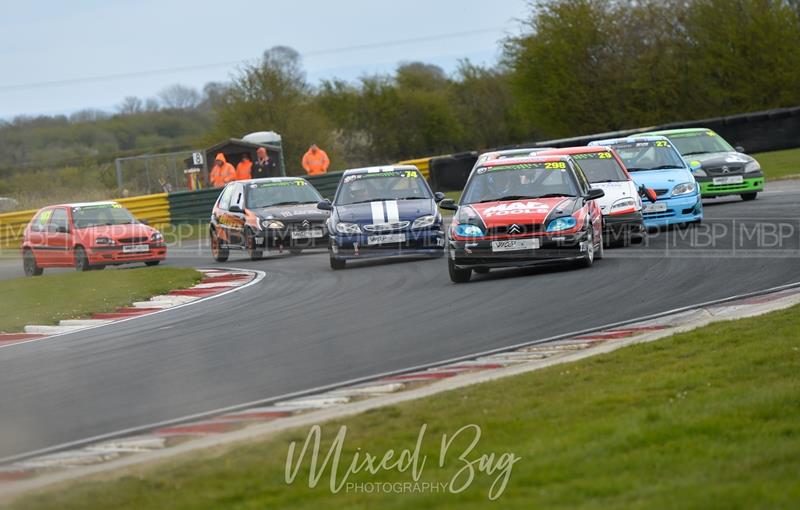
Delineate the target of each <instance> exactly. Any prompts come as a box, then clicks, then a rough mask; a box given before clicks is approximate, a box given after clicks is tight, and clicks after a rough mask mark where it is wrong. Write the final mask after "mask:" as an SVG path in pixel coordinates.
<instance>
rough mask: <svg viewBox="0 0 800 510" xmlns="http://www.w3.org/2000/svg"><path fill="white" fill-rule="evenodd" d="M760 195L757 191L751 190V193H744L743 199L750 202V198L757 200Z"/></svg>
mask: <svg viewBox="0 0 800 510" xmlns="http://www.w3.org/2000/svg"><path fill="white" fill-rule="evenodd" d="M757 196H758V192H757V191H751V192H750V193H742V200H744V201H745V202H749V201H750V200H755V199H756V197H757Z"/></svg>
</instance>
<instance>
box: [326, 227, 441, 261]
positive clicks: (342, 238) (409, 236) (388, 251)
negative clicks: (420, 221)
mask: <svg viewBox="0 0 800 510" xmlns="http://www.w3.org/2000/svg"><path fill="white" fill-rule="evenodd" d="M386 234H405V241H403V242H392V243H382V244H370V240H369V238H370V237H373V236H375V235H378V234H355V235H345V234H334V235H332V236H331V238H330V250H331V254H332V255H333V256H334V257H335V258H337V259H340V260H349V259H363V258H373V257H395V256H398V255H432V256H435V255H441V254H443V253H444V244H445V235H444V232H443V231H442V230H441V228H428V229H419V230H405V231H402V232H387V233H386Z"/></svg>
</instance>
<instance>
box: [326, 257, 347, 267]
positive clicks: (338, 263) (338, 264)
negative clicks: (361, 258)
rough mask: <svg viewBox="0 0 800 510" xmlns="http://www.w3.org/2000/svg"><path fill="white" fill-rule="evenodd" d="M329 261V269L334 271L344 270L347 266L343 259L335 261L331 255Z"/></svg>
mask: <svg viewBox="0 0 800 510" xmlns="http://www.w3.org/2000/svg"><path fill="white" fill-rule="evenodd" d="M330 260H331V269H333V270H334V271H338V270H339V269H344V268H345V266H346V265H347V261H346V260H343V259H337V258H336V257H334V256H333V255H331V257H330Z"/></svg>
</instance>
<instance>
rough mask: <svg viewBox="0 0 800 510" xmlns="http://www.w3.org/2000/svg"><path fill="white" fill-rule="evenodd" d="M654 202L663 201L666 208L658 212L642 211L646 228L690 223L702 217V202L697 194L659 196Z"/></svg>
mask: <svg viewBox="0 0 800 510" xmlns="http://www.w3.org/2000/svg"><path fill="white" fill-rule="evenodd" d="M656 203H657V204H658V203H665V204H666V205H667V209H666V211H659V212H643V213H642V217H643V219H644V226H645V227H647V228H657V227H664V226H667V225H677V224H682V223H692V222H697V221H700V220H702V219H703V203H702V201H701V199H700V195H699V194H696V195H688V196H680V197H671V198H659V199H658V201H657V202H656Z"/></svg>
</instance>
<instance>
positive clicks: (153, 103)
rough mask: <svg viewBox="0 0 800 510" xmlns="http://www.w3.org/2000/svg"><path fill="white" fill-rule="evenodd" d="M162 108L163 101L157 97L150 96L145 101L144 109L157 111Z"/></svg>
mask: <svg viewBox="0 0 800 510" xmlns="http://www.w3.org/2000/svg"><path fill="white" fill-rule="evenodd" d="M160 108H161V103H160V102H159V101H158V99H156V98H155V97H148V98H147V99H146V100H145V102H144V111H146V112H157V111H158V110H159V109H160Z"/></svg>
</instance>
